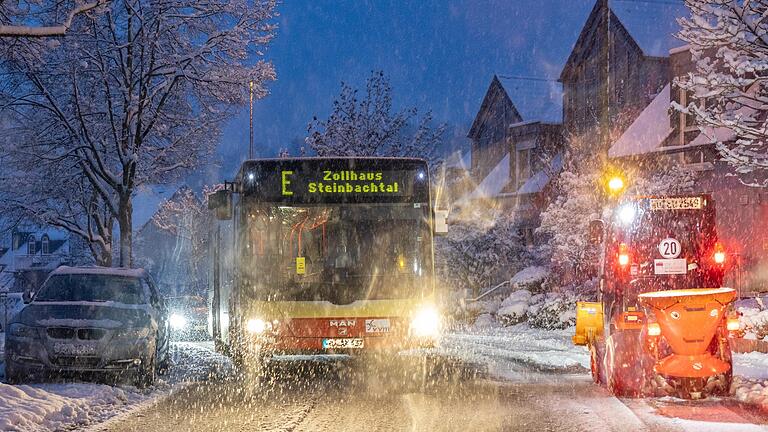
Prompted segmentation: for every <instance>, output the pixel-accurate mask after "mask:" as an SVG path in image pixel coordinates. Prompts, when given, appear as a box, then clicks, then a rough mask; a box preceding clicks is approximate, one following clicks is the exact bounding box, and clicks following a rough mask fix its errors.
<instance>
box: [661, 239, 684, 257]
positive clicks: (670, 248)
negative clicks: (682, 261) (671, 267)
mask: <svg viewBox="0 0 768 432" xmlns="http://www.w3.org/2000/svg"><path fill="white" fill-rule="evenodd" d="M659 253H660V254H661V256H663V257H664V258H667V259H672V258H677V257H679V256H680V242H679V241H677V240H676V239H673V238H665V239H664V240H662V241H661V243H659Z"/></svg>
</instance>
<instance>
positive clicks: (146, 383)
mask: <svg viewBox="0 0 768 432" xmlns="http://www.w3.org/2000/svg"><path fill="white" fill-rule="evenodd" d="M156 378H157V369H156V368H155V356H152V357H150V358H149V359H147V361H146V362H143V363H142V364H141V366H139V370H138V371H137V376H136V387H138V388H147V387H151V386H152V385H154V384H155V379H156Z"/></svg>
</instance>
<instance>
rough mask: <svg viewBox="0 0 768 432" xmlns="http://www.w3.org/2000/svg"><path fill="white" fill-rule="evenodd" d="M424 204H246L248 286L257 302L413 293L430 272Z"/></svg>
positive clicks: (343, 301)
mask: <svg viewBox="0 0 768 432" xmlns="http://www.w3.org/2000/svg"><path fill="white" fill-rule="evenodd" d="M428 209H429V206H428V205H427V204H426V203H422V204H419V203H415V204H414V203H387V204H359V203H357V204H332V205H328V204H324V205H296V206H285V205H279V204H274V203H273V204H269V203H263V202H256V201H255V200H254V202H248V201H247V200H246V203H245V205H244V206H243V207H242V212H243V214H241V217H240V220H241V221H242V223H243V226H242V227H241V229H240V230H239V232H240V233H241V238H240V248H241V256H242V257H243V265H242V271H243V276H244V279H245V280H246V281H247V282H246V286H249V287H251V288H250V289H246V291H248V292H250V294H251V295H252V296H254V297H256V298H257V299H260V300H303V301H329V302H331V303H334V304H349V303H352V302H354V301H356V300H379V299H397V298H409V297H414V296H416V295H418V294H420V293H421V288H422V287H425V286H426V285H427V282H426V281H425V280H426V278H428V277H429V274H430V270H431V265H432V262H431V258H432V256H431V248H430V246H429V245H430V244H431V243H430V241H431V238H430V235H431V232H430V229H429V223H428V220H429V219H428V217H429V212H428Z"/></svg>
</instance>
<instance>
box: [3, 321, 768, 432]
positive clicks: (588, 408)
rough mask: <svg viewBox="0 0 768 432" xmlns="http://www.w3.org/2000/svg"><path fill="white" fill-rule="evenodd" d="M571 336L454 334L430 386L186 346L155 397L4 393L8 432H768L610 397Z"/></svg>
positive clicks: (754, 375)
mask: <svg viewBox="0 0 768 432" xmlns="http://www.w3.org/2000/svg"><path fill="white" fill-rule="evenodd" d="M570 335H571V331H569V330H564V331H542V330H535V329H531V328H529V327H528V326H527V325H525V324H522V325H518V326H512V327H505V328H494V329H482V330H477V329H475V330H473V329H467V330H463V331H459V332H454V333H451V334H449V335H447V336H446V338H445V339H444V341H443V344H442V346H441V347H440V348H439V349H436V350H434V351H432V352H431V353H430V354H431V355H433V356H434V357H435V358H436V360H435V361H436V363H437V364H438V365H439V366H441V367H440V368H438V369H439V370H441V371H442V372H441V374H439V375H438V376H436V377H433V378H431V379H430V380H427V381H426V385H425V384H424V382H423V381H422V379H421V372H420V371H421V370H422V369H421V363H420V358H421V357H420V355H421V354H423V352H410V353H404V354H403V355H400V356H398V357H397V358H385V359H379V360H375V359H361V360H355V359H350V358H344V357H342V358H333V357H327V358H323V359H321V360H319V361H318V360H317V359H307V358H292V359H290V361H285V360H283V361H279V362H275V363H274V364H273V365H272V366H271V368H270V375H269V378H268V379H262V380H259V381H255V380H252V379H251V380H249V379H243V378H241V377H240V376H239V375H238V374H237V372H236V371H235V369H234V368H233V367H232V366H231V364H230V362H229V361H228V360H227V359H226V358H223V357H221V356H219V355H218V354H216V353H214V352H213V350H212V346H211V344H209V343H208V344H206V343H203V344H200V343H178V344H176V345H175V350H174V366H173V368H172V369H171V371H170V373H169V374H168V375H167V376H165V377H164V378H163V382H161V383H160V384H159V385H157V386H156V387H155V388H153V389H151V390H147V391H140V390H137V389H135V388H133V387H128V386H126V387H111V386H107V385H103V384H89V383H57V384H35V385H30V386H8V385H4V384H3V385H0V430H19V431H42V430H82V429H87V430H91V431H137V430H141V431H163V432H167V431H171V430H172V431H196V430H205V431H208V430H215V429H216V430H221V431H223V432H224V431H229V430H268V431H272V430H277V431H280V430H283V431H301V430H333V429H336V430H414V431H419V430H425V431H426V430H430V431H431V430H436V431H440V430H450V431H453V430H456V431H462V432H464V431H467V430H472V431H475V430H488V431H495V430H521V431H525V430H535V431H541V430H584V431H603V430H605V431H624V430H645V431H667V430H671V431H696V432H704V431H730V430H739V431H741V430H744V431H751V430H768V427H766V426H765V425H766V423H768V417H766V416H765V415H764V414H761V413H760V412H759V410H756V409H753V408H747V407H745V406H743V405H742V404H741V401H747V399H748V397H742V398H739V397H734V398H726V399H710V400H706V401H696V402H691V401H682V400H677V399H634V400H633V399H622V400H619V399H616V398H614V397H612V396H611V395H609V394H608V393H607V392H606V391H605V390H604V389H603V388H601V387H598V386H595V385H594V384H592V382H591V379H590V377H589V375H588V372H587V369H586V366H587V364H588V363H587V361H588V357H587V354H586V350H585V349H584V348H581V347H574V346H573V345H572V344H571V343H570ZM735 361H736V372H737V373H740V374H743V375H746V376H747V377H741V378H739V379H738V380H740V383H739V385H742V386H743V387H744V388H745V389H746V390H749V392H751V393H749V392H748V393H746V395H747V396H749V395H752V396H749V397H751V398H752V399H755V398H757V397H758V396H759V397H763V396H762V389H763V388H764V387H763V385H762V384H763V382H764V378H765V370H766V364H768V361H766V358H765V357H764V356H763V355H758V354H749V355H737V356H736V358H735ZM760 374H762V375H763V376H760ZM758 386H759V389H757V387H758ZM753 388H754V389H753ZM755 392H757V393H755ZM755 394H757V395H758V396H754V395H755ZM737 396H738V395H737ZM760 400H762V399H758V402H759V401H760ZM749 402H754V401H749Z"/></svg>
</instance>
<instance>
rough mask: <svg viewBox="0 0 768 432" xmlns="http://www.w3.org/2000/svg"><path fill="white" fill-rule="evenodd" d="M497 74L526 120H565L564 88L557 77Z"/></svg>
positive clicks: (550, 121) (554, 121)
mask: <svg viewBox="0 0 768 432" xmlns="http://www.w3.org/2000/svg"><path fill="white" fill-rule="evenodd" d="M496 76H497V77H498V78H499V82H501V85H502V86H503V87H504V91H505V92H507V95H508V96H509V98H510V99H511V100H512V103H513V104H515V108H517V111H518V112H519V113H520V115H521V116H522V117H523V120H524V121H525V122H535V121H544V122H549V123H560V122H562V121H563V88H562V84H560V83H559V82H557V81H556V80H555V79H552V80H549V81H547V80H532V79H521V78H520V77H517V78H516V77H514V76H512V75H505V74H501V73H500V74H496Z"/></svg>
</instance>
